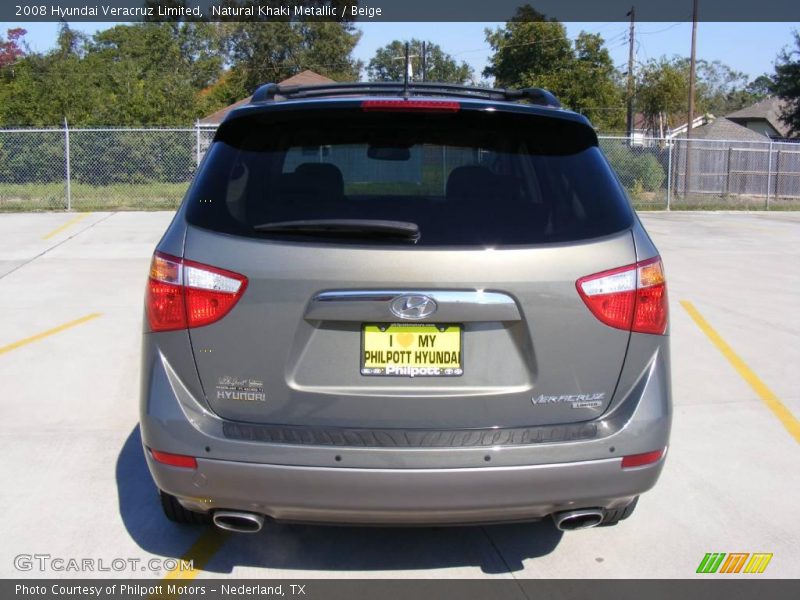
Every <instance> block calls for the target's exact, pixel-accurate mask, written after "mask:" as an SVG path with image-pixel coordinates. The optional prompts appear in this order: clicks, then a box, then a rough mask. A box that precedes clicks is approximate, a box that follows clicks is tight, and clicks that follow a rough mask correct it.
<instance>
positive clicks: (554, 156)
mask: <svg viewBox="0 0 800 600" xmlns="http://www.w3.org/2000/svg"><path fill="white" fill-rule="evenodd" d="M596 144H597V142H596V137H595V135H594V133H593V132H592V131H591V129H589V128H588V127H587V126H586V125H583V124H581V123H575V122H571V121H567V120H564V119H556V118H549V117H539V116H531V115H519V114H512V113H503V112H479V111H468V110H462V111H460V112H458V113H449V114H438V113H425V114H409V113H372V112H361V111H352V110H327V111H317V112H300V111H298V112H292V113H286V112H283V111H281V112H280V113H278V112H276V113H273V114H272V115H268V114H266V115H265V114H262V115H259V116H256V117H248V118H243V119H237V120H233V121H229V122H228V123H225V124H223V125H222V127H221V128H220V130H219V132H218V133H217V136H216V139H215V141H214V143H213V144H212V145H211V148H210V149H209V151H208V152H209V156H208V157H207V158H206V160H205V162H204V163H203V168H202V170H201V172H200V173H198V176H197V180H196V182H195V184H194V185H193V187H192V188H191V191H190V194H189V196H188V197H187V200H186V202H187V206H186V215H187V219H188V221H189V223H191V224H192V225H196V226H199V227H203V228H206V229H211V230H213V231H218V232H223V233H228V234H234V235H241V236H248V237H255V238H264V239H271V238H275V239H281V240H289V241H303V242H308V241H314V242H324V243H343V241H344V242H346V243H351V242H354V243H366V242H368V243H375V239H374V238H369V239H365V238H359V237H358V236H351V237H352V239H347V238H348V235H347V234H346V233H345V234H342V233H340V234H338V235H336V236H329V235H322V234H320V233H319V232H313V231H304V232H292V233H291V234H289V235H287V233H286V232H281V233H275V232H274V231H265V232H259V231H257V229H256V228H257V227H258V226H263V225H265V224H271V223H285V222H292V221H298V220H319V219H321V220H328V219H337V220H347V221H348V222H350V221H353V222H355V223H358V222H359V221H360V220H381V221H400V222H404V223H413V224H415V225H417V226H418V228H419V236H418V239H417V240H416V246H454V245H455V246H491V247H496V246H507V245H530V244H540V243H548V242H562V241H574V240H579V239H586V238H593V237H599V236H603V235H608V234H611V233H615V232H618V231H621V230H623V229H625V228H627V227H629V226H630V225H631V222H632V211H631V208H630V206H629V203H628V201H627V199H626V198H625V196H624V194H623V192H622V190H621V188H620V186H619V185H618V183H617V181H616V179H615V177H614V176H613V174H612V172H611V170H610V168H609V167H608V164H607V163H606V161H605V159H604V157H603V156H602V155H601V153H600V150H599V149H598V147H597V145H596ZM381 243H387V244H395V243H396V244H402V243H407V242H404V241H403V240H398V239H396V238H391V237H387V238H386V239H385V240H381Z"/></svg>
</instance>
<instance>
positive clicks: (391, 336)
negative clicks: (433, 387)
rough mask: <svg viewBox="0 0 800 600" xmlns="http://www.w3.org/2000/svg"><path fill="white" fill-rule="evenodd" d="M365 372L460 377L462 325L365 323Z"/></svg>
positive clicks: (363, 366) (363, 364)
mask: <svg viewBox="0 0 800 600" xmlns="http://www.w3.org/2000/svg"><path fill="white" fill-rule="evenodd" d="M361 374H362V375H383V376H392V377H458V376H459V375H463V374H464V364H463V359H462V356H461V326H460V325H438V324H437V325H412V324H408V325H406V324H403V323H399V324H395V325H389V324H386V325H364V326H363V327H362V329H361Z"/></svg>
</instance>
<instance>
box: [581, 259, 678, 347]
mask: <svg viewBox="0 0 800 600" xmlns="http://www.w3.org/2000/svg"><path fill="white" fill-rule="evenodd" d="M575 285H576V287H577V288H578V294H580V296H581V298H582V299H583V301H584V302H585V303H586V306H588V307H589V310H591V311H592V314H593V315H594V316H595V317H597V318H598V319H599V320H600V321H602V322H603V323H605V324H606V325H609V326H610V327H616V328H617V329H625V330H628V331H635V332H637V333H652V334H656V335H664V333H665V332H666V330H667V321H668V317H669V307H668V303H667V280H666V278H665V277H664V267H663V265H662V264H661V258H659V257H658V256H656V257H655V258H651V259H649V260H644V261H641V262H638V263H636V264H633V265H628V266H625V267H620V268H618V269H612V270H610V271H603V272H602V273H595V274H594V275H588V276H586V277H581V278H580V279H578V281H577V282H576V284H575Z"/></svg>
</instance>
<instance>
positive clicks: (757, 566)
mask: <svg viewBox="0 0 800 600" xmlns="http://www.w3.org/2000/svg"><path fill="white" fill-rule="evenodd" d="M748 558H749V560H748ZM771 560H772V554H771V553H766V552H754V553H752V554H750V553H749V552H731V553H730V554H725V552H708V553H706V555H705V556H704V557H703V560H701V561H700V564H699V565H698V566H697V573H753V574H756V573H763V572H764V570H765V569H766V568H767V565H768V564H769V562H770V561H771Z"/></svg>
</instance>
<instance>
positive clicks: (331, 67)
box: [222, 21, 362, 99]
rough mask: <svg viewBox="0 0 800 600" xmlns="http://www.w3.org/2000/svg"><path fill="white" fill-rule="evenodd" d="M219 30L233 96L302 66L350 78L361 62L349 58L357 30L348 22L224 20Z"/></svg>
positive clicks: (343, 78)
mask: <svg viewBox="0 0 800 600" xmlns="http://www.w3.org/2000/svg"><path fill="white" fill-rule="evenodd" d="M222 35H223V38H224V43H225V45H226V52H227V59H228V62H229V63H230V64H231V65H232V68H231V71H232V73H231V74H230V76H229V77H228V78H227V85H228V86H230V88H231V91H230V95H231V96H232V97H236V99H241V98H242V97H243V96H246V95H247V94H248V93H250V92H252V91H253V89H255V88H256V87H257V86H258V85H260V84H262V83H266V82H269V81H281V80H282V79H286V78H287V77H291V76H292V75H295V74H297V73H299V72H301V71H304V70H306V69H311V70H313V71H316V72H317V73H319V74H321V75H326V76H327V77H330V78H331V79H336V80H354V79H358V76H359V73H360V71H361V68H362V65H361V63H360V62H359V61H356V60H355V59H353V58H352V52H353V49H354V48H355V46H356V44H357V43H358V40H359V39H360V38H361V32H360V31H358V30H357V29H356V28H355V26H354V25H353V24H352V23H349V22H325V21H300V22H296V21H295V22H287V21H272V22H270V23H224V31H223V34H222Z"/></svg>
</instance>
